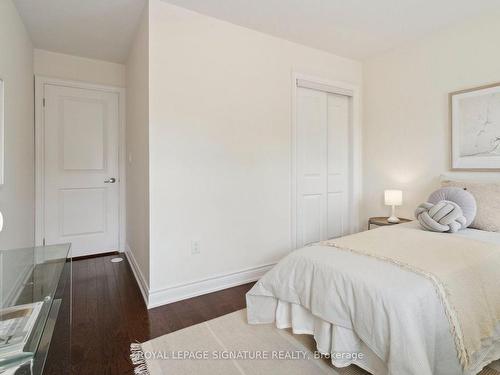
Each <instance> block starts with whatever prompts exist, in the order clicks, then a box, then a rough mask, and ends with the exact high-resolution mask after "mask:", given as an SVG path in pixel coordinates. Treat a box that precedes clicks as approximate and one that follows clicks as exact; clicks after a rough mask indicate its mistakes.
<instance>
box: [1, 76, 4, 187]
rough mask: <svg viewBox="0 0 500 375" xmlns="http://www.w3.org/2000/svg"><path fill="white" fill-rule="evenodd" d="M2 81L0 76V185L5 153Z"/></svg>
mask: <svg viewBox="0 0 500 375" xmlns="http://www.w3.org/2000/svg"><path fill="white" fill-rule="evenodd" d="M4 86H5V85H4V82H3V80H2V79H1V78H0V185H3V184H4V154H5V140H4V132H5V129H4V127H5V123H4V121H5V113H4V112H5V103H4V99H5V98H4V95H5V94H4Z"/></svg>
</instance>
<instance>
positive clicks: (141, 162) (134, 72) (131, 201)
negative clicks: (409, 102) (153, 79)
mask: <svg viewBox="0 0 500 375" xmlns="http://www.w3.org/2000/svg"><path fill="white" fill-rule="evenodd" d="M148 19H149V14H148V10H147V7H146V9H145V10H144V13H143V16H142V20H141V24H140V27H139V29H138V31H137V34H136V36H135V40H134V42H133V45H132V48H131V50H130V54H129V57H128V61H127V75H126V78H127V129H126V141H127V171H126V172H127V247H128V249H127V251H131V252H132V254H133V257H134V259H135V261H136V263H137V266H138V268H139V269H140V273H142V276H141V277H142V278H143V280H144V282H145V283H146V285H149V139H148V134H149V66H148V63H149V41H148V38H149V30H148Z"/></svg>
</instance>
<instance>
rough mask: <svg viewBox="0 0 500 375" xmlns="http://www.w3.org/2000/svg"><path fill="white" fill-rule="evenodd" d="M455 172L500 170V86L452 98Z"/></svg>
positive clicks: (458, 93)
mask: <svg viewBox="0 0 500 375" xmlns="http://www.w3.org/2000/svg"><path fill="white" fill-rule="evenodd" d="M449 103H450V122H451V164H452V166H451V167H452V169H454V170H471V171H491V170H500V82H499V83H494V84H491V85H487V86H480V87H475V88H471V89H467V90H461V91H456V92H452V93H450V94H449Z"/></svg>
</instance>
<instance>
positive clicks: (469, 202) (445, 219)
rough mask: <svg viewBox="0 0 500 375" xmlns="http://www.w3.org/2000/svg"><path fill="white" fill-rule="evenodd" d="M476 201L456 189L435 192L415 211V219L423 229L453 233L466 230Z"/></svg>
mask: <svg viewBox="0 0 500 375" xmlns="http://www.w3.org/2000/svg"><path fill="white" fill-rule="evenodd" d="M476 211H477V206H476V200H475V198H474V196H473V195H472V194H470V193H469V192H468V191H465V190H463V189H461V188H457V187H445V188H442V189H439V190H436V191H435V192H434V193H432V194H431V195H430V196H429V199H428V200H427V202H425V203H422V204H421V205H420V206H418V207H417V209H416V210H415V217H416V218H417V219H418V221H419V222H420V225H422V227H424V229H427V230H430V231H434V232H450V233H454V232H457V231H459V230H460V229H464V228H467V227H468V226H469V225H470V223H472V221H473V220H474V218H475V216H476Z"/></svg>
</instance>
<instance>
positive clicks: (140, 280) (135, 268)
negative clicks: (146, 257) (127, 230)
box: [125, 244, 149, 308]
mask: <svg viewBox="0 0 500 375" xmlns="http://www.w3.org/2000/svg"><path fill="white" fill-rule="evenodd" d="M125 256H126V257H127V259H128V262H129V264H130V268H132V272H133V273H134V276H135V280H136V281H137V285H139V289H140V290H141V294H142V298H144V303H146V306H148V304H149V298H148V296H149V286H148V283H147V281H146V278H145V277H144V275H143V274H142V272H141V269H140V268H139V265H138V264H137V261H136V260H135V257H134V253H133V252H132V250H130V247H129V246H128V244H125ZM148 308H149V306H148Z"/></svg>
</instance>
